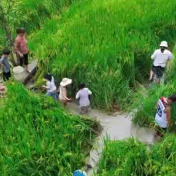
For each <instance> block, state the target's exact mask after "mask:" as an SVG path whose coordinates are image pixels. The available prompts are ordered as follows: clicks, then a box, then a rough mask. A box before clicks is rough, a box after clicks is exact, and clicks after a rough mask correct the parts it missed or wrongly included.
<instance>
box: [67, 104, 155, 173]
mask: <svg viewBox="0 0 176 176" xmlns="http://www.w3.org/2000/svg"><path fill="white" fill-rule="evenodd" d="M67 108H68V109H69V110H70V112H72V113H74V114H78V112H79V107H78V106H77V105H76V104H74V103H69V104H68V107H67ZM88 116H89V117H90V118H93V119H97V120H98V121H99V122H100V124H101V125H102V127H103V131H102V134H101V136H99V137H98V139H97V141H96V142H95V145H94V148H93V149H92V151H91V152H90V157H89V158H88V161H87V163H88V164H90V165H91V166H92V167H93V170H94V172H96V169H97V168H96V165H97V164H98V161H99V159H100V157H101V153H102V149H103V141H104V138H105V137H107V136H108V138H109V139H110V140H122V139H125V138H128V137H134V138H138V139H139V140H140V141H141V142H144V143H150V144H153V141H154V138H153V134H154V131H153V130H151V129H148V128H138V127H136V126H134V125H133V124H132V122H131V118H130V117H131V115H130V114H126V113H123V112H116V113H112V114H111V115H108V114H107V113H105V112H101V111H99V110H92V111H91V112H90V113H89V114H88ZM93 170H91V171H90V172H89V173H88V175H89V176H91V175H93Z"/></svg>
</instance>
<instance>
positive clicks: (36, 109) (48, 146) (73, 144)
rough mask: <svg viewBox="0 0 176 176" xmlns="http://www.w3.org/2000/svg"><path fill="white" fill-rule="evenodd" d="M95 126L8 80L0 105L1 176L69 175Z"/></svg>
mask: <svg viewBox="0 0 176 176" xmlns="http://www.w3.org/2000/svg"><path fill="white" fill-rule="evenodd" d="M98 127H99V124H98V122H96V121H92V120H90V119H86V118H80V117H78V116H75V115H72V114H69V113H68V112H67V111H65V110H63V108H61V107H60V105H59V104H58V103H56V102H54V101H53V100H52V99H50V98H48V99H47V98H46V97H45V96H38V95H34V94H33V93H32V92H29V91H27V90H26V89H25V88H24V86H22V85H21V84H17V83H15V84H13V83H11V84H9V85H8V94H7V98H6V99H4V100H1V108H0V134H1V138H0V163H1V164H0V173H1V176H8V175H9V176H17V175H18V176H24V175H25V176H31V175H34V176H39V175H42V176H43V175H46V176H55V175H59V176H61V175H66V176H67V175H68V176H69V175H71V174H72V172H73V171H74V170H76V169H77V168H82V167H83V166H84V164H85V162H86V157H87V156H88V154H89V150H90V149H91V147H92V145H93V141H94V139H95V137H96V132H98Z"/></svg>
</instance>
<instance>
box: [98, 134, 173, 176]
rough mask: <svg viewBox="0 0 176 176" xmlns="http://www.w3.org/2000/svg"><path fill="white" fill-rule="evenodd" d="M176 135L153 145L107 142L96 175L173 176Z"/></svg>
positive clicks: (124, 141) (128, 140)
mask: <svg viewBox="0 0 176 176" xmlns="http://www.w3.org/2000/svg"><path fill="white" fill-rule="evenodd" d="M175 150H176V141H175V135H172V136H167V137H166V138H165V139H164V141H163V142H162V143H159V144H156V145H154V146H150V149H149V150H148V149H147V146H146V145H145V144H142V143H141V142H139V141H135V140H134V139H133V138H129V139H126V140H123V141H106V142H105V148H104V151H103V154H102V158H101V160H100V163H99V171H98V174H97V176H110V175H122V176H129V175H133V176H139V175H140V176H151V175H152V176H174V175H175V173H176V160H175V157H176V153H175Z"/></svg>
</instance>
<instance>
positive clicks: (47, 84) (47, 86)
mask: <svg viewBox="0 0 176 176" xmlns="http://www.w3.org/2000/svg"><path fill="white" fill-rule="evenodd" d="M42 87H43V88H44V89H47V90H49V89H50V88H51V84H49V83H46V86H45V85H43V86H42Z"/></svg>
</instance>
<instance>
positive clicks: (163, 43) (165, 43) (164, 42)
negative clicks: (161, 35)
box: [160, 41, 168, 48]
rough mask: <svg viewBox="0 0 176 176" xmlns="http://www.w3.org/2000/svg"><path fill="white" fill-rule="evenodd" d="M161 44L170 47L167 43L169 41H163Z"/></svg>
mask: <svg viewBox="0 0 176 176" xmlns="http://www.w3.org/2000/svg"><path fill="white" fill-rule="evenodd" d="M160 46H163V47H166V48H167V47H168V44H167V42H166V41H162V42H161V43H160Z"/></svg>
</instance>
